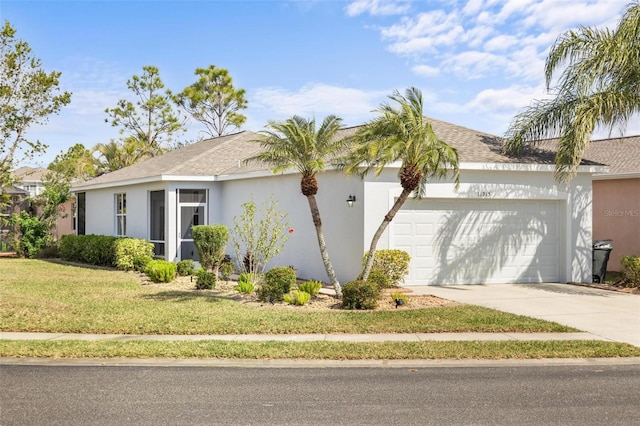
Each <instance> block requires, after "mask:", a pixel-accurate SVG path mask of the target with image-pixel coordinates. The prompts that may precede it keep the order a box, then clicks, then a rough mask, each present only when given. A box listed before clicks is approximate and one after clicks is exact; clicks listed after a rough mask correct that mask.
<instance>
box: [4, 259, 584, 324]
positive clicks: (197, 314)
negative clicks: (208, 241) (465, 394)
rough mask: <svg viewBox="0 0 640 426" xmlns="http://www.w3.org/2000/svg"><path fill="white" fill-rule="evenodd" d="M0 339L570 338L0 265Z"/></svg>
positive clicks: (41, 266)
mask: <svg viewBox="0 0 640 426" xmlns="http://www.w3.org/2000/svg"><path fill="white" fill-rule="evenodd" d="M0 270H1V271H2V273H1V274H0V331H24V332H52V333H55V332H57V333H96V334H306V333H322V334H324V333H354V334H355V333H440V332H573V331H576V330H575V329H573V328H571V327H566V326H563V325H560V324H557V323H552V322H547V321H542V320H538V319H533V318H529V317H525V316H518V315H512V314H508V313H505V312H500V311H496V310H492V309H487V308H483V307H479V306H471V305H463V306H454V307H437V308H427V309H415V310H403V309H398V310H393V311H366V312H362V311H360V312H356V311H340V310H337V311H305V310H296V309H290V310H284V309H273V308H271V307H269V306H265V307H256V306H248V305H244V304H242V303H239V302H237V301H233V300H230V299H228V298H224V297H219V296H218V295H215V294H214V293H212V292H209V291H195V290H188V291H184V290H175V289H170V288H163V287H158V286H153V287H151V286H142V285H141V284H140V280H139V278H138V277H137V276H136V275H134V274H131V273H124V272H120V271H110V270H100V269H91V268H86V267H78V266H71V265H62V264H57V263H52V262H46V261H42V260H30V259H0Z"/></svg>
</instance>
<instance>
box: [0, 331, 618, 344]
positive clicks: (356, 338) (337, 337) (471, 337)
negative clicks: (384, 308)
mask: <svg viewBox="0 0 640 426" xmlns="http://www.w3.org/2000/svg"><path fill="white" fill-rule="evenodd" d="M2 339H3V340H46V341H54V340H84V341H100V340H114V341H119V342H126V341H133V340H145V341H185V342H195V341H206V340H225V341H237V342H247V341H251V342H261V341H262V342H264V341H279V342H317V341H324V342H426V341H434V342H436V341H439V342H444V341H456V340H464V341H477V340H487V341H489V340H492V341H506V340H518V341H527V340H607V339H604V338H602V337H600V336H596V335H594V334H591V333H386V334H218V335H153V334H73V333H19V332H18V333H15V332H0V340H2Z"/></svg>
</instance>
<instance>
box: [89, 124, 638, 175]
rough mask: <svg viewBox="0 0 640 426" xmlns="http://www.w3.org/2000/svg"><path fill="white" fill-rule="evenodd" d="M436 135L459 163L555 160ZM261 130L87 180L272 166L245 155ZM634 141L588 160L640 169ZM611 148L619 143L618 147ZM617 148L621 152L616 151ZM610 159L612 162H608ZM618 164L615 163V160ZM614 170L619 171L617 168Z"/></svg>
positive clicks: (443, 130) (439, 131)
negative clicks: (514, 154)
mask: <svg viewBox="0 0 640 426" xmlns="http://www.w3.org/2000/svg"><path fill="white" fill-rule="evenodd" d="M429 120H430V121H431V123H432V126H433V130H434V131H435V133H436V135H437V136H438V137H439V138H440V139H442V140H444V141H445V142H447V143H448V144H449V145H451V146H453V147H454V148H456V149H457V150H458V154H459V159H460V162H469V163H527V164H554V163H555V155H554V152H553V143H552V142H553V141H543V142H541V143H540V144H539V146H538V148H536V149H529V150H528V151H527V153H526V154H525V155H523V156H521V157H517V158H515V157H509V156H506V155H504V154H503V153H502V151H501V148H502V139H501V138H500V137H498V136H495V135H491V134H489V133H484V132H480V131H477V130H473V129H469V128H466V127H462V126H458V125H455V124H451V123H447V122H445V121H441V120H437V119H433V118H429ZM357 129H358V127H350V128H345V129H342V130H340V132H339V135H338V137H346V136H350V135H352V134H353V133H355V132H356V131H357ZM259 138H260V135H259V134H258V133H255V132H251V131H242V132H239V133H235V134H231V135H226V136H221V137H219V138H214V139H206V140H203V141H200V142H196V143H193V144H190V145H187V146H185V147H183V148H180V149H177V150H174V151H169V152H167V153H165V154H163V155H161V156H158V157H153V158H150V159H148V160H146V161H143V162H140V163H137V164H134V165H132V166H129V167H126V168H124V169H120V170H117V171H115V172H111V173H108V174H105V175H102V176H99V177H97V178H94V179H92V180H89V181H87V182H83V183H81V184H79V185H80V186H85V185H105V184H106V185H110V184H117V183H119V182H123V183H125V182H128V181H132V180H140V179H153V178H159V177H160V176H176V177H178V176H193V177H197V176H199V177H211V178H213V177H214V176H224V175H234V174H242V173H251V172H258V171H265V170H268V169H269V167H268V166H265V165H264V164H261V163H258V162H251V163H249V164H245V163H244V160H245V159H246V158H249V157H252V156H254V155H256V154H257V153H258V152H259V151H260V149H261V147H260V144H258V143H256V142H255V141H256V140H257V139H259ZM626 140H632V141H631V143H630V144H629V145H631V146H630V147H629V148H630V149H633V150H634V155H633V156H629V155H627V156H625V155H624V150H620V149H618V148H619V144H621V143H622V142H621V141H619V140H617V139H608V140H606V141H596V142H593V143H592V144H591V145H592V146H590V148H589V151H588V156H586V157H585V161H584V162H583V163H584V164H610V165H611V166H612V171H611V172H612V173H620V172H621V170H628V169H632V168H633V166H635V169H636V171H637V169H638V165H639V164H640V137H634V138H626V139H625V141H626ZM612 148H616V150H613V149H612ZM614 151H615V152H618V151H620V152H619V153H617V154H615V155H614ZM605 160H607V161H609V162H607V161H605ZM614 163H615V164H616V165H614ZM614 170H615V171H614Z"/></svg>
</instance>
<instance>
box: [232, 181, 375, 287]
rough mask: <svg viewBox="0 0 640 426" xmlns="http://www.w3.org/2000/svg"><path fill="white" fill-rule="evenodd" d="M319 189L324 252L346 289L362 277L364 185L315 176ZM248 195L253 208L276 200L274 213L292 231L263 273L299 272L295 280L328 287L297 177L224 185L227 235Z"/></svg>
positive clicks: (306, 203) (318, 200) (318, 199)
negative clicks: (349, 200) (279, 268)
mask: <svg viewBox="0 0 640 426" xmlns="http://www.w3.org/2000/svg"><path fill="white" fill-rule="evenodd" d="M318 185H319V189H318V194H317V195H316V200H317V203H318V208H319V210H320V217H321V219H322V226H323V233H324V237H325V242H326V244H327V251H328V253H329V258H330V260H331V263H332V265H333V268H334V270H335V272H336V275H337V277H338V280H339V281H340V282H341V283H345V282H347V281H350V280H353V279H354V278H355V277H356V276H357V275H358V274H359V273H360V265H361V262H362V254H363V250H362V240H363V237H364V234H363V229H362V220H363V215H364V204H363V202H362V201H361V200H362V199H363V191H362V181H361V180H360V179H359V178H355V177H353V178H345V177H344V175H342V173H340V172H326V173H322V174H320V175H318ZM252 194H253V199H254V201H255V202H256V205H257V206H261V205H262V204H263V203H264V202H265V201H268V200H269V198H270V197H271V195H272V194H273V197H274V198H275V199H276V200H278V207H277V208H278V210H280V211H283V212H286V213H287V215H288V216H287V220H288V222H289V224H290V227H291V228H292V229H293V233H291V234H289V240H288V241H287V243H286V244H285V246H284V249H283V251H282V252H281V253H280V254H278V255H277V256H276V257H275V258H274V259H272V261H271V262H270V263H269V265H268V266H267V267H268V268H271V267H274V266H283V265H291V266H293V267H294V268H296V269H297V275H298V276H299V277H301V278H306V279H317V280H321V281H325V282H327V281H328V277H327V274H326V271H325V268H324V265H323V263H322V258H321V256H320V250H319V248H318V240H317V237H316V231H315V227H314V225H313V221H312V219H311V213H310V210H309V204H308V202H307V198H306V197H304V196H303V195H302V194H301V192H300V175H299V174H286V175H279V176H269V177H267V178H264V177H263V178H253V179H241V180H234V181H226V182H224V186H223V192H222V198H223V203H222V205H223V206H224V209H223V213H222V222H223V223H225V224H227V225H228V226H229V227H230V229H233V216H234V215H235V216H239V215H240V214H241V213H242V208H241V204H242V203H244V202H247V201H249V200H250V199H251V195H252ZM349 195H355V196H356V203H355V204H354V206H353V207H348V206H347V202H346V200H347V197H348V196H349ZM233 251H234V250H233V248H232V247H231V245H230V246H229V250H228V252H229V254H230V255H231V256H232V257H235V253H234V252H233Z"/></svg>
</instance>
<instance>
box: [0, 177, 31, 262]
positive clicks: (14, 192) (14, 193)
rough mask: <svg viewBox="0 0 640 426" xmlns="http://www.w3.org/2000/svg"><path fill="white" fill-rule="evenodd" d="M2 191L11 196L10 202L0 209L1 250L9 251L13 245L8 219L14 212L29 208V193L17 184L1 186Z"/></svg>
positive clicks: (0, 191) (0, 190)
mask: <svg viewBox="0 0 640 426" xmlns="http://www.w3.org/2000/svg"><path fill="white" fill-rule="evenodd" d="M0 193H3V194H7V195H8V196H9V200H8V201H9V204H8V205H7V206H5V207H3V208H2V209H0V251H7V250H9V249H10V247H11V241H9V232H10V231H11V228H10V227H9V226H8V225H6V220H8V219H9V218H10V217H11V215H13V214H14V213H20V212H21V211H23V210H26V209H28V208H29V202H28V201H27V197H28V196H29V193H28V192H27V191H25V190H24V189H22V188H18V187H17V186H12V187H11V188H0Z"/></svg>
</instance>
